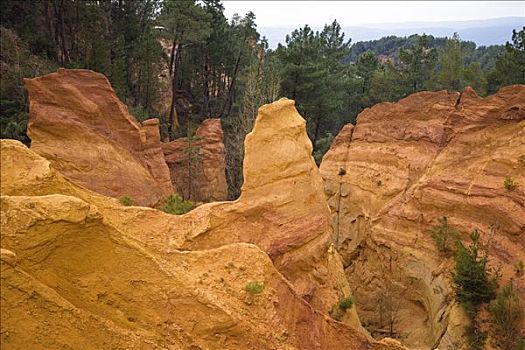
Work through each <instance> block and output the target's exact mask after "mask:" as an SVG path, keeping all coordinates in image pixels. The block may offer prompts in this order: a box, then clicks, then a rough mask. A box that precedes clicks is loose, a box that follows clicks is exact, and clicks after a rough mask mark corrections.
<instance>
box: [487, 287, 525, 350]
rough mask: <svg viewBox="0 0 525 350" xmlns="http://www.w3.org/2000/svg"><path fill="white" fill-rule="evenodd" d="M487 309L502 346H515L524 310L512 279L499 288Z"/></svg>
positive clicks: (510, 347)
mask: <svg viewBox="0 0 525 350" xmlns="http://www.w3.org/2000/svg"><path fill="white" fill-rule="evenodd" d="M489 309H490V314H491V316H492V321H493V323H494V325H495V326H496V328H497V329H498V333H499V339H500V341H501V345H502V348H503V349H505V350H511V349H514V348H515V346H516V347H517V345H518V343H517V340H519V335H520V330H521V329H520V323H521V321H522V320H523V317H524V311H523V307H522V305H520V298H519V295H518V293H517V292H516V289H515V288H514V285H513V284H512V281H510V282H509V283H508V284H507V285H506V286H504V287H503V288H501V289H500V290H499V292H498V294H497V295H496V299H494V300H493V301H492V303H491V304H490V308H489ZM516 338H518V339H516Z"/></svg>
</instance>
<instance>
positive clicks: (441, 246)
mask: <svg viewBox="0 0 525 350" xmlns="http://www.w3.org/2000/svg"><path fill="white" fill-rule="evenodd" d="M438 222H439V225H436V226H434V227H433V228H432V239H434V242H435V243H436V246H437V248H438V250H439V251H440V252H441V253H443V254H445V255H450V254H452V253H453V252H454V246H455V245H456V241H457V240H458V239H459V238H460V233H459V231H458V230H456V229H455V228H453V227H452V226H450V225H449V223H448V218H447V217H445V216H444V217H442V218H440V219H438Z"/></svg>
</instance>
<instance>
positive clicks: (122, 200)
mask: <svg viewBox="0 0 525 350" xmlns="http://www.w3.org/2000/svg"><path fill="white" fill-rule="evenodd" d="M119 202H120V204H122V205H124V206H126V207H129V206H130V205H133V199H131V197H129V196H122V197H120V198H119Z"/></svg>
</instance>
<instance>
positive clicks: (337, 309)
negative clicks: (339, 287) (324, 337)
mask: <svg viewBox="0 0 525 350" xmlns="http://www.w3.org/2000/svg"><path fill="white" fill-rule="evenodd" d="M353 305H354V300H353V299H352V297H351V296H348V297H344V298H341V299H339V302H338V303H336V304H334V305H333V306H332V308H331V309H330V312H329V314H330V317H332V318H333V319H334V320H336V321H341V320H342V319H343V316H344V315H345V312H346V310H348V309H350V308H351V307H352V306H353Z"/></svg>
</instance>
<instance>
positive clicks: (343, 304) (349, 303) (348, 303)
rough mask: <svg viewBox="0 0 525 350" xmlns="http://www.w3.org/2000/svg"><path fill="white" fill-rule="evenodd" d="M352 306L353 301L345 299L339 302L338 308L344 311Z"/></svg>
mask: <svg viewBox="0 0 525 350" xmlns="http://www.w3.org/2000/svg"><path fill="white" fill-rule="evenodd" d="M352 305H354V300H353V299H352V297H345V298H342V299H341V300H339V308H340V309H342V310H344V311H346V310H348V309H350V308H351V307H352Z"/></svg>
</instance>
